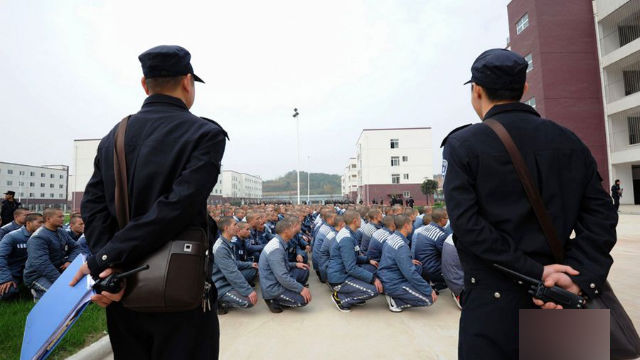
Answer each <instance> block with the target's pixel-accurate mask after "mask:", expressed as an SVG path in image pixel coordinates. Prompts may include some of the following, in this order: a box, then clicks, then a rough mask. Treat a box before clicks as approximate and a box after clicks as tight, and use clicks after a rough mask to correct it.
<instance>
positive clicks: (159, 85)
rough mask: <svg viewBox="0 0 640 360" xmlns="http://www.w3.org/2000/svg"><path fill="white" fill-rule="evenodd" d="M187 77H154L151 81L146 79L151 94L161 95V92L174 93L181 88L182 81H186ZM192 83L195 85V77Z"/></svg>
mask: <svg viewBox="0 0 640 360" xmlns="http://www.w3.org/2000/svg"><path fill="white" fill-rule="evenodd" d="M185 76H186V75H181V76H170V77H154V78H151V79H145V80H146V82H147V88H148V89H149V92H150V93H159V92H167V91H169V92H170V91H173V90H175V89H177V88H178V86H180V83H182V79H184V77H185ZM191 83H192V84H193V77H192V78H191Z"/></svg>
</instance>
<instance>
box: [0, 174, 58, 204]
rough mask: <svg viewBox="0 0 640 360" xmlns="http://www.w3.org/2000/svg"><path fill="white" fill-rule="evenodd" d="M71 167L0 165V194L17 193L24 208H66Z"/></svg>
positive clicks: (17, 197)
mask: <svg viewBox="0 0 640 360" xmlns="http://www.w3.org/2000/svg"><path fill="white" fill-rule="evenodd" d="M68 181H69V167H68V166H66V165H43V166H32V165H22V164H14V163H8V162H0V193H2V194H4V193H5V192H7V191H14V192H15V193H16V195H15V198H16V199H17V200H18V201H19V202H20V203H22V206H23V207H25V208H28V209H30V210H34V211H42V210H43V209H44V208H46V207H57V208H61V209H63V210H65V211H66V209H67V187H68Z"/></svg>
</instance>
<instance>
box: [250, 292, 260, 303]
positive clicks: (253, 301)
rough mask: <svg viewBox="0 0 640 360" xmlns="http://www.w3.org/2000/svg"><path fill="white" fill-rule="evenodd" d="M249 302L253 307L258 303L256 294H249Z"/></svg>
mask: <svg viewBox="0 0 640 360" xmlns="http://www.w3.org/2000/svg"><path fill="white" fill-rule="evenodd" d="M249 302H251V305H255V304H256V303H257V302H258V294H256V292H255V291H252V292H251V294H249Z"/></svg>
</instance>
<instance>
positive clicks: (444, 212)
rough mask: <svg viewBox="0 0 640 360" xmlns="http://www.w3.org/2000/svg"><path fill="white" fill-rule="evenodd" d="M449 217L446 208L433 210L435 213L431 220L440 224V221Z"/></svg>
mask: <svg viewBox="0 0 640 360" xmlns="http://www.w3.org/2000/svg"><path fill="white" fill-rule="evenodd" d="M446 215H447V210H445V209H444V208H438V209H433V213H432V214H431V218H432V219H433V221H434V222H440V220H442V219H444V217H445V216H446Z"/></svg>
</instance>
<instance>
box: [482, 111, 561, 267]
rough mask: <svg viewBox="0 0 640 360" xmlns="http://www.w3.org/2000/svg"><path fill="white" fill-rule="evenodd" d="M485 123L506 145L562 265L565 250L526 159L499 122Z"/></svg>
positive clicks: (489, 121) (541, 224) (543, 229)
mask: <svg viewBox="0 0 640 360" xmlns="http://www.w3.org/2000/svg"><path fill="white" fill-rule="evenodd" d="M484 123H485V124H486V125H487V126H489V128H491V130H493V131H494V132H495V133H496V135H498V137H499V138H500V140H501V141H502V144H504V147H505V148H506V149H507V152H508V153H509V156H510V157H511V162H512V163H513V167H514V168H515V169H516V173H518V177H519V178H520V182H521V183H522V187H523V188H524V191H525V193H527V198H529V203H531V207H532V208H533V212H534V213H535V214H536V217H537V218H538V223H539V224H540V227H541V228H542V231H543V232H544V235H545V238H546V239H547V242H548V243H549V246H550V247H551V251H552V252H553V257H554V258H555V260H556V262H557V263H558V264H561V263H562V261H563V259H564V249H563V247H562V244H561V243H560V240H559V239H558V235H557V233H556V229H555V228H554V227H553V222H551V216H549V212H548V211H547V208H546V207H545V206H544V203H543V202H542V197H541V196H540V192H539V191H538V188H537V187H536V186H535V185H534V184H533V180H532V178H531V174H530V173H529V169H528V168H527V165H526V163H525V162H524V159H523V158H522V154H520V151H519V150H518V147H517V146H516V144H515V143H514V142H513V139H512V138H511V135H509V132H508V131H507V129H505V128H504V126H502V124H500V123H499V122H497V121H496V120H494V119H487V120H485V121H484Z"/></svg>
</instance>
